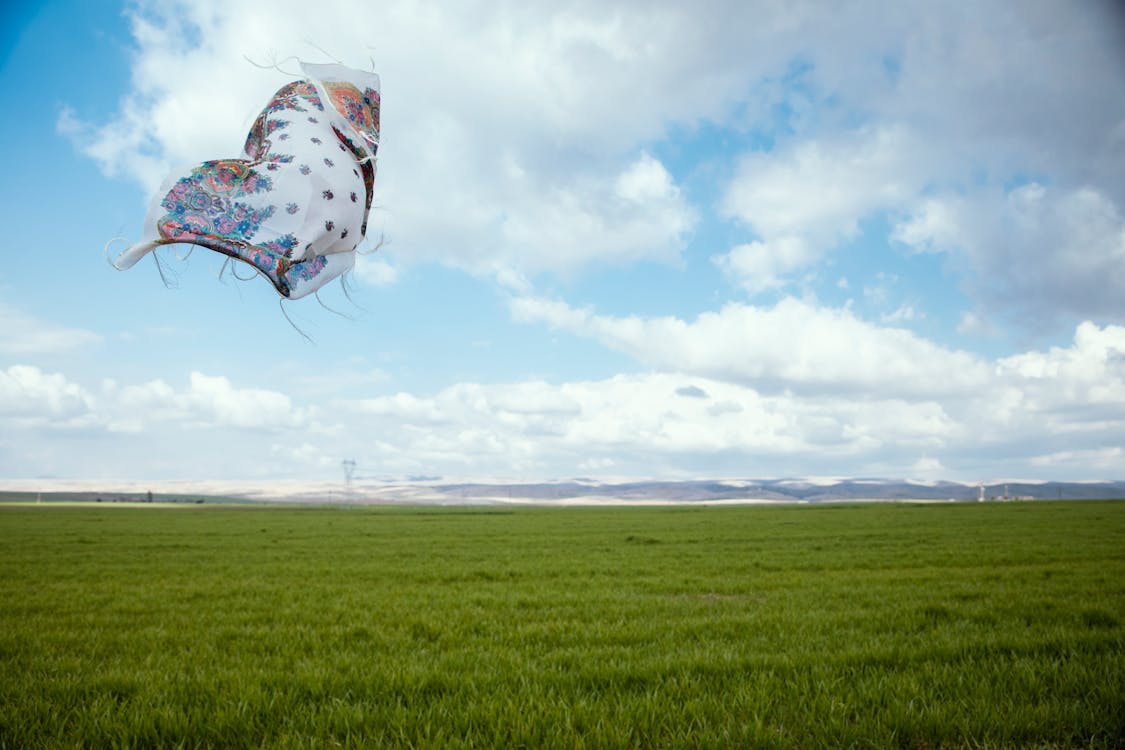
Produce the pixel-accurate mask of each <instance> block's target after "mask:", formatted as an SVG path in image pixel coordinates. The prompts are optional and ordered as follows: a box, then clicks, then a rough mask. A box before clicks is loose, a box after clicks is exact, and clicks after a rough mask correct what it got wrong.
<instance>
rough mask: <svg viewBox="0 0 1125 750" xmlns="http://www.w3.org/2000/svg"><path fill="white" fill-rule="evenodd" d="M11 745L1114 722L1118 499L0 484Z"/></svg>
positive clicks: (1, 663) (859, 733)
mask: <svg viewBox="0 0 1125 750" xmlns="http://www.w3.org/2000/svg"><path fill="white" fill-rule="evenodd" d="M0 675H2V679H0V748H39V747H51V748H56V747H59V748H70V747H75V748H77V747H113V748H140V747H144V748H148V747H184V748H195V747H216V748H218V747H224V748H226V747H269V748H292V747H308V748H312V747H442V748H446V747H505V748H509V747H527V748H539V747H565V748H624V747H629V748H633V747H703V748H711V747H714V748H725V747H739V748H748V747H778V748H815V747H871V748H884V747H903V748H939V747H974V748H977V747H988V748H1004V747H1013V748H1015V747H1020V748H1024V747H1039V748H1048V747H1067V748H1070V747H1075V748H1119V747H1123V746H1125V502H1116V501H1114V502H1111V501H1103V502H1077V501H1074V502H1033V503H1032V502H1028V503H1005V504H940V505H909V504H894V505H867V506H822V507H781V508H776V507H770V508H762V507H673V508H571V509H560V508H519V509H510V508H494V507H489V508H398V507H380V508H352V509H349V508H328V507H322V508H279V507H233V506H225V507H221V506H211V505H199V506H184V507H177V508H165V507H151V508H125V507H95V506H93V505H90V506H85V507H52V506H50V505H48V504H44V505H43V506H35V505H22V506H21V505H9V506H6V507H0Z"/></svg>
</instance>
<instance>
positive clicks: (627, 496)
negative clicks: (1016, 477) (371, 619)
mask: <svg viewBox="0 0 1125 750" xmlns="http://www.w3.org/2000/svg"><path fill="white" fill-rule="evenodd" d="M983 487H984V497H985V499H986V500H992V499H1000V500H1002V499H1005V498H1007V499H1011V500H1016V499H1032V500H1059V499H1069V500H1078V499H1095V498H1096V499H1111V498H1125V481H1104V482H1006V483H1005V482H999V483H995V484H986V485H983ZM431 488H432V489H434V490H437V491H440V492H441V493H442V494H446V495H448V496H450V497H452V498H456V497H461V498H465V499H466V500H469V499H478V500H479V499H484V498H503V497H509V498H512V499H516V498H519V499H525V500H538V501H543V502H550V501H552V500H555V501H562V500H579V499H582V498H594V497H597V498H614V499H619V500H622V501H632V502H644V501H646V500H647V501H653V502H708V501H737V500H767V501H769V500H772V501H777V502H804V503H815V502H840V501H846V500H955V501H966V502H970V501H976V500H978V499H979V498H980V495H981V490H980V488H981V485H978V484H968V483H964V482H949V481H937V482H911V481H907V480H887V479H865V478H857V479H840V480H808V479H744V480H684V481H633V482H616V483H606V482H598V481H594V480H573V481H565V482H541V483H540V482H531V483H475V482H465V483H451V484H445V483H441V482H440V480H439V481H438V482H436V483H435V484H433V485H431Z"/></svg>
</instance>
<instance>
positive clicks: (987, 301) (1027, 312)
mask: <svg viewBox="0 0 1125 750" xmlns="http://www.w3.org/2000/svg"><path fill="white" fill-rule="evenodd" d="M893 236H894V238H895V239H896V240H898V241H899V242H902V243H904V244H906V245H908V246H910V247H911V248H913V249H915V250H918V251H925V252H946V253H953V254H958V255H963V256H964V257H965V258H966V259H967V260H968V262H969V263H970V264H971V267H972V269H973V271H974V273H973V275H972V276H971V277H970V278H969V279H967V280H966V288H967V289H968V290H969V291H970V292H971V293H972V295H973V298H974V300H975V301H976V302H977V304H978V305H979V307H980V308H981V309H982V310H983V311H985V312H987V313H988V314H990V315H993V316H995V315H1012V314H1015V315H1020V316H1023V317H1024V318H1025V324H1040V325H1041V324H1043V323H1044V322H1048V323H1056V322H1057V321H1058V320H1059V319H1063V320H1073V319H1075V318H1078V319H1081V318H1088V317H1094V318H1109V319H1111V320H1121V319H1125V294H1123V291H1125V219H1123V218H1122V215H1121V212H1120V210H1119V209H1118V207H1117V206H1116V205H1115V204H1114V203H1113V202H1112V201H1111V200H1109V198H1108V197H1107V196H1106V195H1105V194H1104V193H1101V192H1099V191H1097V190H1094V189H1091V188H1077V189H1069V190H1068V189H1058V188H1051V187H1047V186H1044V185H1041V184H1039V183H1035V182H1032V183H1028V184H1025V185H1021V186H1019V187H1017V188H1014V189H1012V190H1009V191H1006V192H1004V191H1000V190H990V191H977V192H974V193H973V194H972V195H970V196H959V195H955V194H952V195H942V196H938V197H933V198H928V199H925V200H922V201H920V202H919V203H918V205H917V206H916V207H915V208H914V210H913V211H912V212H911V213H910V215H909V216H907V217H906V218H905V219H904V220H903V221H901V222H900V223H899V224H898V225H897V226H896V227H895V229H894V232H893Z"/></svg>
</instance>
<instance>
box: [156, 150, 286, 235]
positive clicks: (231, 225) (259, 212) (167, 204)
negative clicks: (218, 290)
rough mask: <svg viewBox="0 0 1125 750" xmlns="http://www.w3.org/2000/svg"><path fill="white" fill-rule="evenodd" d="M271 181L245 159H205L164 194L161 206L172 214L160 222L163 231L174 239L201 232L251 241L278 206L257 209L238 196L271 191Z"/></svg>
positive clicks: (161, 231)
mask: <svg viewBox="0 0 1125 750" xmlns="http://www.w3.org/2000/svg"><path fill="white" fill-rule="evenodd" d="M270 184H271V183H270V179H269V178H268V177H266V176H264V175H260V174H258V173H257V172H255V171H254V170H253V169H251V168H250V167H249V166H247V164H246V162H244V161H241V160H237V159H220V160H216V161H209V162H204V163H203V164H201V165H200V166H198V167H196V168H195V169H194V170H192V173H191V174H190V175H188V176H187V177H184V178H182V179H180V180H179V181H178V182H177V183H176V185H175V187H173V188H172V189H171V190H170V191H169V192H168V194H167V195H166V196H164V200H163V201H161V204H160V205H161V206H163V207H164V209H165V210H167V211H168V213H167V214H166V215H165V216H164V219H163V220H161V221H160V222H159V224H158V228H159V232H160V234H161V235H162V236H163V237H165V238H166V239H169V240H172V241H179V240H184V239H188V238H191V237H193V236H194V235H199V234H212V235H217V236H219V237H222V238H224V239H230V240H244V241H245V240H249V239H250V238H251V237H253V236H254V234H255V233H256V232H257V231H258V228H259V227H260V226H261V225H262V222H263V221H265V220H266V219H268V218H269V217H270V216H271V215H272V214H273V210H274V208H273V206H264V207H261V208H258V209H255V208H253V207H252V206H250V205H248V204H247V203H245V202H240V201H238V200H236V199H237V198H243V197H246V196H250V195H254V194H255V193H260V192H268V191H269V190H270Z"/></svg>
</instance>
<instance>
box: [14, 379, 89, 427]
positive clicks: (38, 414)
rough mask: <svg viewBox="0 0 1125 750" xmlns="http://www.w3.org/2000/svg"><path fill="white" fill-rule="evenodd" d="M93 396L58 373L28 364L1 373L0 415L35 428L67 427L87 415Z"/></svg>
mask: <svg viewBox="0 0 1125 750" xmlns="http://www.w3.org/2000/svg"><path fill="white" fill-rule="evenodd" d="M93 406H94V397H93V395H92V394H91V393H90V392H89V391H87V390H86V389H85V388H83V387H82V386H80V385H78V384H77V383H73V382H71V381H69V380H67V378H66V377H65V376H64V375H62V374H60V373H48V372H43V371H42V370H41V369H39V368H38V367H34V366H31V365H12V366H10V367H8V368H7V369H5V370H0V413H2V414H5V415H7V416H8V418H9V419H18V420H21V421H24V422H25V423H33V424H36V425H69V424H73V423H74V421H75V420H77V419H79V418H82V417H85V416H87V415H89V413H90V412H91V410H92V408H93Z"/></svg>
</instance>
